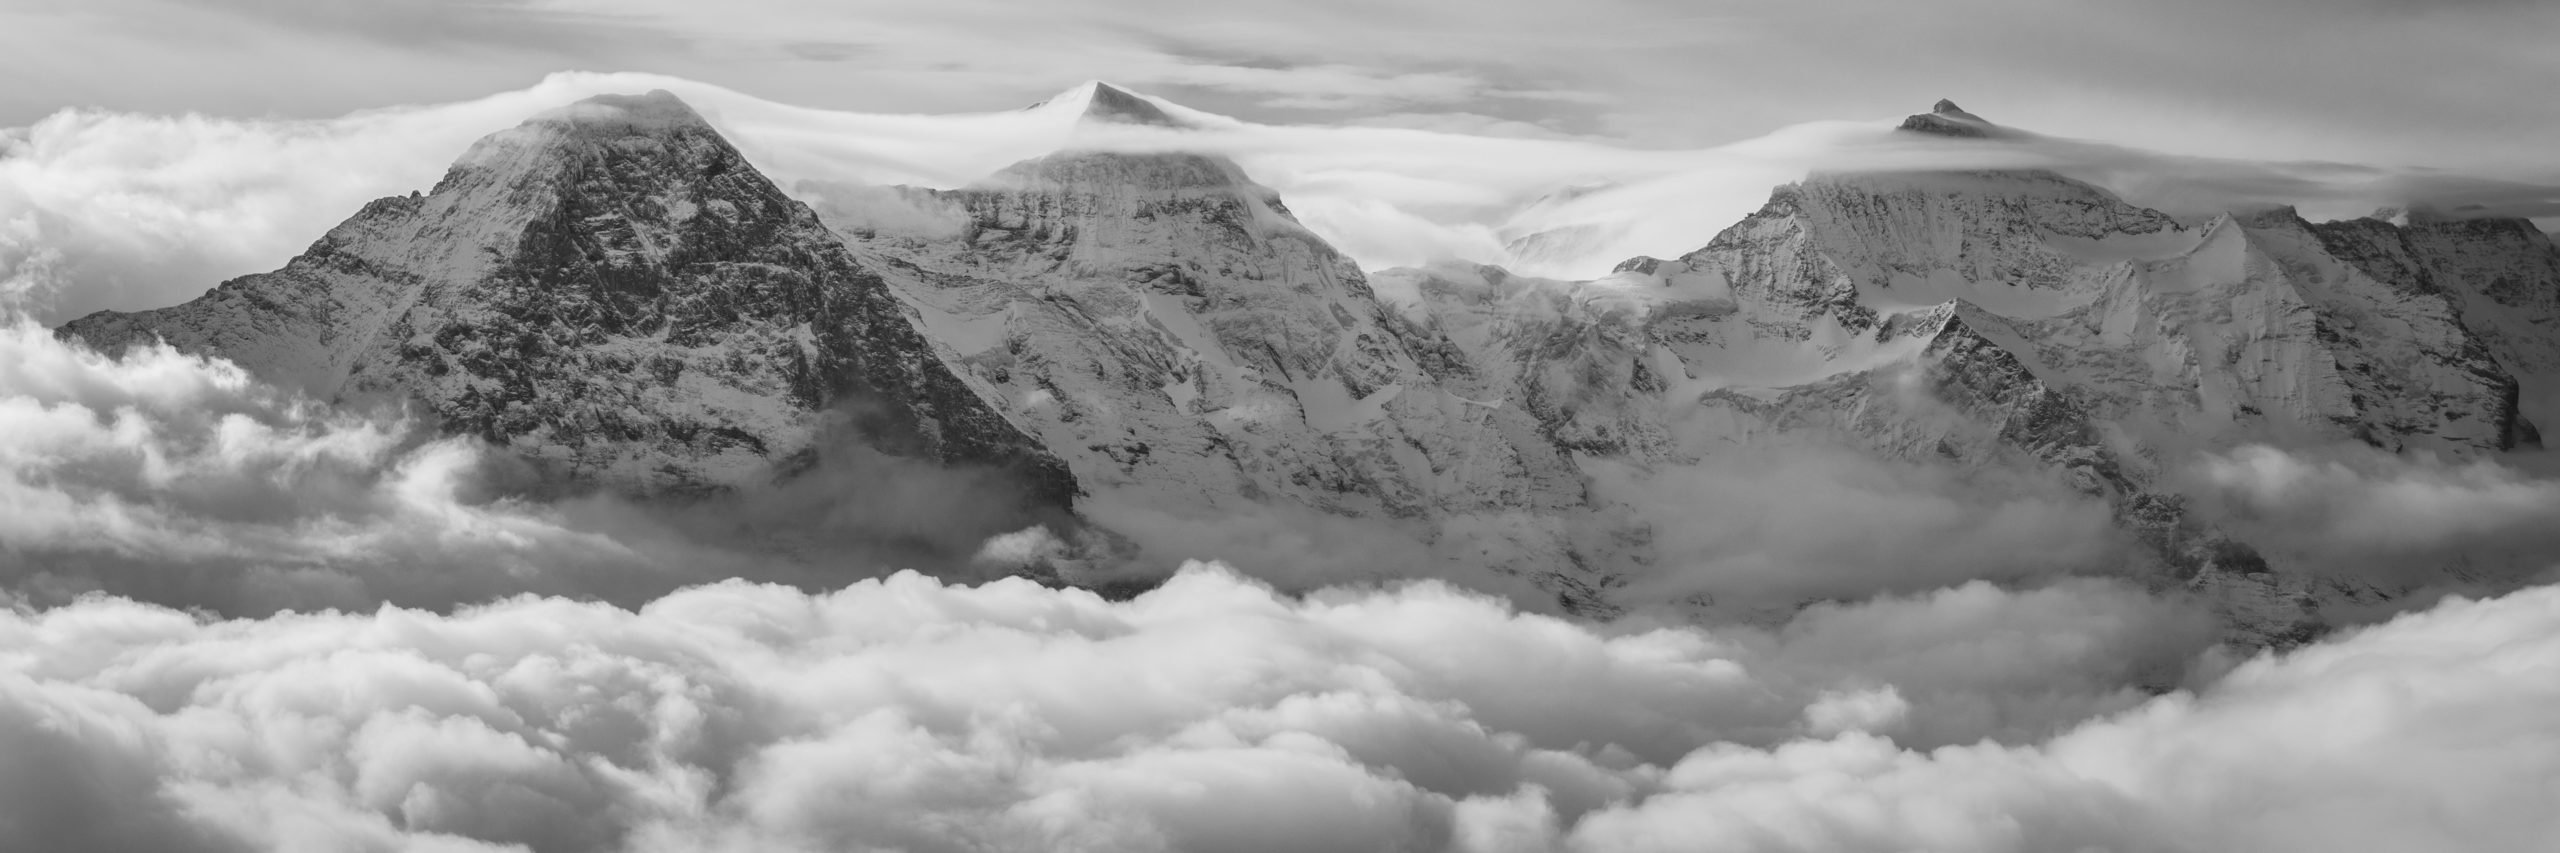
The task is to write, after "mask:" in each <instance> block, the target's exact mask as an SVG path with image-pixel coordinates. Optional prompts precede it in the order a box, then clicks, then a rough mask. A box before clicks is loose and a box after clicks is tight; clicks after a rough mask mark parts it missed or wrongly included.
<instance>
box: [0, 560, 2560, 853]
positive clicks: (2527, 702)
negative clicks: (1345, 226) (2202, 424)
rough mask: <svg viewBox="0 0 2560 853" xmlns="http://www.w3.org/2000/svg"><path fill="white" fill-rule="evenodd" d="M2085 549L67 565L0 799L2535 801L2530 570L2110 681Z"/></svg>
mask: <svg viewBox="0 0 2560 853" xmlns="http://www.w3.org/2000/svg"><path fill="white" fill-rule="evenodd" d="M2122 595H2123V593H2121V592H2110V591H2107V590H2106V589H2104V588H2100V587H2057V588H2054V589H2052V590H2048V591H2046V592H2040V593H2025V594H2019V593H2006V592H2001V591H1999V590H1996V589H1992V588H1989V587H1987V586H1974V587H1965V588H1960V589H1957V590H1953V591H1949V592H1945V593H1939V594H1934V595H1928V596H1919V597H1913V598H1907V599H1888V600H1884V601H1879V602H1871V603H1867V604H1855V605H1838V606H1831V607H1826V608H1822V609H1818V610H1816V611H1814V612H1811V613H1808V614H1807V615H1806V616H1805V617H1804V618H1802V619H1800V620H1798V622H1797V623H1795V624H1792V625H1790V626H1788V627H1787V628H1785V629H1784V630H1780V631H1776V632H1769V633H1759V634H1753V633H1748V632H1744V633H1727V632H1710V631H1701V630H1697V629H1686V628H1682V629H1664V630H1653V631H1639V630H1634V629H1631V628H1616V629H1612V628H1605V627H1592V626H1587V625H1579V624H1575V623H1571V622H1566V621H1559V620H1555V619H1551V618H1548V617H1542V616H1534V615H1521V614H1517V613H1514V612H1512V611H1511V610H1510V609H1508V608H1507V607H1506V606H1505V605H1503V604H1501V603H1500V602H1499V601H1497V600H1495V599H1491V598H1485V597H1480V596H1476V595H1472V594H1467V593H1461V592H1457V591H1454V590H1452V589H1450V588H1448V587H1445V586H1442V585H1439V584H1436V583H1421V584H1415V585H1411V586H1406V587H1402V588H1398V589H1392V590H1377V591H1368V592H1347V591H1345V592H1332V593H1322V594H1318V595H1314V596H1310V597H1307V598H1304V599H1291V598H1287V597H1283V596H1279V595H1277V594H1275V593H1273V592H1272V591H1271V590H1270V589H1268V588H1266V587H1263V586H1260V585H1258V584H1256V583H1254V582H1251V581H1248V580H1245V579H1242V578H1241V577H1239V576H1236V575H1234V574H1232V573H1230V572H1228V571H1225V570H1223V569H1220V568H1217V567H1214V566H1193V567H1190V568H1188V569H1186V570H1185V571H1184V572H1182V573H1181V574H1179V575H1177V576H1176V577H1175V578H1174V579H1173V580H1172V581H1171V582H1169V583H1168V584H1166V585H1165V586H1163V587H1161V588H1159V589H1156V590H1154V591H1152V592H1149V593H1147V594H1145V595H1142V596H1140V597H1138V598H1136V599H1134V600H1131V601H1127V602H1121V603H1114V602H1108V601H1105V600H1103V599H1101V598H1099V597H1097V596H1094V595H1092V594H1090V593H1085V592H1081V591H1072V590H1063V591H1062V590H1054V589H1048V588H1043V587H1040V586H1037V585H1034V584H1032V583H1029V582H1027V581H1021V580H1005V581H998V582H994V583H991V584H987V585H983V586H976V587H969V586H955V585H945V584H942V583H940V582H937V581H933V580H930V579H927V578H924V577H922V576H919V575H913V574H902V575H898V576H895V577H891V578H887V579H885V580H873V581H863V582H860V583H857V584H854V585H852V586H850V587H847V588H845V589H842V590H839V591H836V592H831V593H821V594H809V593H803V592H800V591H796V590H791V589H787V588H783V587H777V586H764V585H755V584H749V583H745V582H727V583H721V584H716V585H712V586H707V587H700V588H694V589H688V590H685V591H681V592H678V593H675V594H672V595H669V596H666V597H664V598H661V599H658V600H656V601H652V602H650V603H648V604H647V605H646V606H644V607H641V608H639V609H637V610H623V609H618V608H615V607H611V606H608V605H604V604H599V603H577V602H571V601H567V600H562V599H556V598H532V597H524V598H514V599H508V600H505V601H500V602H497V603H494V604H490V605H486V606H480V607H472V608H465V609H463V610H460V611H457V612H455V613H453V614H451V615H437V614H434V613H428V612H421V611H414V610H404V609H396V608H384V609H381V610H378V611H375V612H372V613H355V614H336V613H332V614H322V615H305V616H277V617H271V618H267V619H258V620H235V621H208V620H206V619H204V618H201V617H197V616H190V615H188V614H185V613H182V612H178V611H173V610H169V609H165V608H160V607H155V606H150V605H145V604H139V603H135V602H132V601H128V600H122V599H113V598H91V599H86V600H82V601H80V602H77V603H74V604H71V605H68V606H64V607H58V608H53V609H50V610H43V611H29V610H19V611H14V612H8V613H5V614H0V644H5V646H6V647H8V648H10V649H12V650H13V651H12V653H11V654H10V655H9V656H7V657H5V658H0V745H4V746H5V747H6V749H7V752H8V754H10V755H12V756H17V757H19V760H14V761H11V762H9V763H8V764H7V765H6V766H5V767H0V793H5V794H6V796H0V846H6V847H9V848H11V849H20V848H23V849H80V850H97V851H117V850H137V851H138V850H151V851H196V850H219V851H230V850H249V849H281V850H296V849H310V850H319V849H383V850H389V849H408V850H456V851H458V850H500V849H531V850H536V851H544V853H553V851H602V850H667V851H673V850H742V851H743V850H768V851H769V850H785V851H788V850H833V849H848V848H854V849H872V848H878V849H915V850H945V849H947V850H962V849H1054V850H1122V851H1126V850H1189V851H1210V850H1294V849H1309V850H1314V849H1331V850H1339V849H1434V850H1470V851H1472V850H1487V851H1495V850H1499V851H1525V850H1621V851H1622V850H1655V849H1661V850H1671V849H1681V850H1689V849H1698V848H1699V847H1700V846H1701V845H1704V846H1707V847H1709V848H1712V849H1725V850H1770V851H1779V850H1804V851H1811V850H1826V851H1839V850H1880V851H1881V850H1910V849H1945V850H1956V849H1962V850H1976V851H2021V853H2024V852H2025V851H2045V850H2070V849H2110V850H2167V851H2185V850H2199V851H2201V850H2229V849H2248V850H2273V851H2287V850H2302V851H2312V850H2319V851H2340V850H2348V851H2352V850H2406V849H2429V850H2447V851H2463V850H2479V851H2503V850H2515V849H2526V848H2529V847H2531V846H2532V845H2533V844H2535V843H2537V842H2538V840H2539V839H2547V838H2550V837H2553V835H2554V833H2560V823H2555V821H2556V820H2560V817H2555V816H2554V814H2553V813H2552V812H2551V811H2550V809H2548V808H2547V803H2545V802H2543V794H2544V791H2543V790H2542V788H2541V786H2540V785H2539V784H2538V783H2537V782H2536V781H2535V780H2539V779H2547V778H2549V777H2550V776H2551V775H2552V774H2553V773H2555V772H2560V720H2556V719H2555V718H2554V717H2553V716H2552V715H2550V714H2548V713H2547V712H2546V711H2547V709H2548V708H2550V707H2551V706H2552V703H2553V702H2555V701H2560V687H2555V685H2560V591H2555V590H2550V589H2537V590H2531V591H2526V592H2520V593H2516V594H2513V595H2510V596H2507V597H2505V598H2503V599H2498V600H2494V601H2480V602H2474V601H2454V602H2450V603H2447V604H2444V605H2442V606H2440V607H2438V608H2437V609H2435V610H2434V611H2431V612H2427V613H2422V614H2415V615H2411V616H2407V617H2403V618H2401V619H2399V620H2396V621H2394V622H2392V623H2389V624H2387V625H2383V626H2380V627H2376V628H2373V629H2369V630H2366V631H2363V632H2360V633H2356V634H2353V635H2350V636H2346V637H2344V638H2340V639H2335V640H2332V641H2328V642H2325V643H2321V644H2317V645H2313V646H2309V647H2306V648H2303V649H2301V650H2298V651H2295V652H2293V653H2291V654H2288V655H2284V656H2267V657H2260V658H2257V659H2254V660H2250V661H2247V662H2245V663H2241V664H2239V665H2237V666H2236V667H2231V668H2229V671H2228V674H2227V675H2223V676H2221V677H2220V678H2219V679H2218V680H2211V681H2210V683H2207V677H2208V676H2210V675H2211V674H2212V673H2211V671H2209V670H2204V671H2198V672H2190V673H2186V674H2184V675H2180V674H2178V673H2175V672H2171V673H2166V675H2168V676H2169V677H2173V678H2190V679H2194V680H2195V682H2196V683H2198V684H2204V685H2205V686H2202V687H2201V689H2199V690H2195V691H2192V692H2190V691H2175V692H2170V693H2167V694H2165V695H2161V696H2158V697H2156V698H2154V697H2146V696H2143V695H2141V694H2139V693H2136V692H2132V691H2130V690H2129V689H2128V688H2127V686H2125V685H2120V684H2109V682H2112V681H2115V680H2117V679H2118V678H2119V677H2120V668H2121V667H2122V666H2123V664H2122V663H2121V661H2124V660H2139V659H2142V658H2143V657H2144V656H2143V655H2142V654H2139V653H2136V654H2130V655H2128V654H2124V652H2126V651H2127V649H2125V648H2123V647H2122V644H2124V643H2127V642H2131V643H2133V644H2134V648H2135V650H2137V651H2138V650H2139V649H2140V648H2141V647H2142V645H2141V644H2142V643H2143V642H2144V641H2143V640H2142V639H2141V637H2140V635H2143V634H2146V633H2148V632H2147V631H2145V630H2142V628H2143V626H2139V625H2135V624H2133V623H2132V622H2127V623H2123V624H2115V623H2111V622H2110V621H2109V620H2107V619H2091V618H2088V617H2089V616H2090V614H2091V613H2093V612H2124V613H2130V612H2135V611H2139V610H2140V608H2139V607H2137V608H2135V611H2114V610H2112V609H2111V608H2112V605H2109V604H2107V603H2106V602H2109V601H2113V600H2118V599H2119V598H2120V597H2121V596H2122ZM2133 598H2136V599H2138V598H2139V596H2134V597H2133ZM2125 600H2130V599H2125ZM2139 621H2141V620H2140V619H2139V618H2136V619H2134V620H2133V622H2139ZM2154 657H2157V656H2156V655H2155V656H2154ZM2208 658H2209V656H2208ZM2169 662H2170V663H2172V664H2173V668H2174V664H2175V663H2176V661H2175V660H2174V659H2171V660H2169ZM2204 663H2205V664H2210V660H2205V661H2204ZM2074 673H2078V674H2079V677H2078V678H2074V677H2072V675H2073V674H2074ZM2034 688H2041V689H2042V690H2043V691H2044V692H2045V695H2042V696H2039V695H2037V694H2036V693H2035V692H2034ZM2063 697H2068V698H2070V699H2072V700H2073V701H2072V702H2063V701H2059V700H2060V699H2061V698H2063ZM2075 703H2076V704H2075ZM1982 707H1995V708H2002V709H2009V710H2011V711H2014V712H2016V713H2017V714H2018V715H2019V716H2018V717H2017V719H2021V720H2026V719H2029V718H2032V717H2033V716H2034V714H2035V713H2036V712H2037V711H2038V710H2039V709H2041V710H2046V711H2053V712H2055V713H2053V714H2052V715H2050V716H2048V717H2046V718H2043V719H2040V720H2036V721H2035V725H2033V726H2030V727H2028V728H2026V729H2019V730H2016V731H2009V732H2005V734H2007V735H2009V736H2008V737H2004V738H2002V739H1993V740H1974V739H1972V736H1974V735H1977V734H1983V733H1985V732H1984V730H1983V729H1982V728H1981V727H1978V726H1977V727H1974V728H1971V729H1963V727H1962V726H1960V725H1959V726H1958V727H1957V728H1955V729H1947V730H1946V732H1947V733H1948V734H1950V735H1958V736H1960V737H1945V736H1938V737H1933V736H1929V735H1927V734H1917V733H1914V730H1915V729H1925V728H1928V727H1930V726H1945V725H1950V723H1948V722H1946V721H1950V720H1958V721H1960V720H1963V719H1965V718H1966V716H1967V714H1968V713H1970V712H1972V711H1973V710H1974V709H1978V708H1982ZM2066 707H2067V708H2068V710H2065V708H2066ZM2089 713H2096V714H2098V715H2099V716H2096V717H2095V718H2088V719H2084V715H2085V714H2089ZM1959 729H1963V730H1959ZM2037 729H2041V730H2040V731H2039V730H2037ZM1990 733H1993V734H2003V733H2004V732H1990Z"/></svg>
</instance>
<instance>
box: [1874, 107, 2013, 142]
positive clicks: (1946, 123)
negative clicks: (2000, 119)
mask: <svg viewBox="0 0 2560 853" xmlns="http://www.w3.org/2000/svg"><path fill="white" fill-rule="evenodd" d="M1901 129H1902V130H1908V131H1911V132H1914V133H1927V134H1933V135H1937V136H1953V137H1960V138H1966V139H1988V138H1992V137H1999V136H2007V135H2009V131H2007V130H2006V129H2004V128H2002V127H2000V126H1999V125H1996V124H1992V123H1991V122H1989V121H1986V120H1984V119H1983V117H1981V116H1978V115H1974V114H1972V113H1969V112H1965V111H1964V108H1963V107H1959V106H1956V102H1955V101H1952V100H1948V99H1944V98H1941V99H1939V100H1938V102H1937V103H1936V104H1934V105H1932V106H1930V107H1929V111H1928V112H1925V113H1920V114H1918V115H1914V116H1911V117H1909V118H1906V119H1903V120H1902V127H1901Z"/></svg>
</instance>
